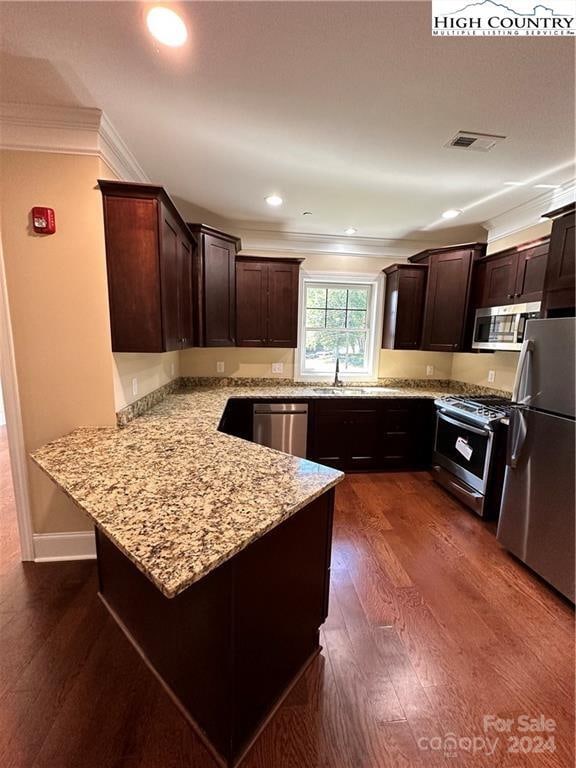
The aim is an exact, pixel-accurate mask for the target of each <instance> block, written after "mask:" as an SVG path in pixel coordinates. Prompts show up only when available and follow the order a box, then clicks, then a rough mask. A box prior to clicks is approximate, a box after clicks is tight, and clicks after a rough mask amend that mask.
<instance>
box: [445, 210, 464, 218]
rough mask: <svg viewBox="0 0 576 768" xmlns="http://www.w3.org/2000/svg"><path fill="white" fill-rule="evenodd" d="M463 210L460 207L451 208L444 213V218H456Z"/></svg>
mask: <svg viewBox="0 0 576 768" xmlns="http://www.w3.org/2000/svg"><path fill="white" fill-rule="evenodd" d="M461 213H462V211H461V210H460V209H459V208H449V209H448V210H447V211H444V213H443V214H442V218H443V219H455V218H456V216H460V214H461Z"/></svg>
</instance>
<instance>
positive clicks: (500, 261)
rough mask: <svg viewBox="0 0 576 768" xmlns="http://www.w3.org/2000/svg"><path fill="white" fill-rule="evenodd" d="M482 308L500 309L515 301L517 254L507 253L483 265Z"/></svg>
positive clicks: (480, 300)
mask: <svg viewBox="0 0 576 768" xmlns="http://www.w3.org/2000/svg"><path fill="white" fill-rule="evenodd" d="M481 274H482V278H481V279H482V287H481V292H480V299H479V305H478V306H480V307H499V306H502V305H504V304H510V303H511V302H512V301H513V299H514V293H515V277H516V254H515V253H507V254H505V255H504V256H498V257H497V258H494V259H489V260H488V261H485V262H483V263H482V272H481Z"/></svg>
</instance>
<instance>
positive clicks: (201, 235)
mask: <svg viewBox="0 0 576 768" xmlns="http://www.w3.org/2000/svg"><path fill="white" fill-rule="evenodd" d="M188 228H189V230H190V231H191V232H193V233H194V236H195V238H196V245H195V248H194V262H193V263H194V271H193V285H194V307H195V317H194V326H195V330H196V335H195V346H198V347H233V346H234V345H235V344H236V253H237V252H238V250H239V249H240V240H239V239H238V238H237V237H235V236H233V235H228V234H226V232H221V231H220V230H218V229H214V228H213V227H208V226H206V225H205V224H190V223H189V224H188Z"/></svg>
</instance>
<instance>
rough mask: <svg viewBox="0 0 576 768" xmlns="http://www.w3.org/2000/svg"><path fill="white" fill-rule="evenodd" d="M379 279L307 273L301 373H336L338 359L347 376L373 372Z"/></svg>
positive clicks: (303, 312)
mask: <svg viewBox="0 0 576 768" xmlns="http://www.w3.org/2000/svg"><path fill="white" fill-rule="evenodd" d="M377 287H378V283H377V280H375V279H371V278H363V279H360V278H356V279H355V280H354V281H350V282H349V281H348V280H347V281H346V282H340V281H339V280H338V278H337V276H330V277H328V276H325V277H324V279H312V278H308V277H304V280H303V290H302V301H301V333H300V354H299V362H300V375H301V376H304V377H305V376H312V375H316V376H319V377H322V376H330V377H332V376H333V375H334V369H335V366H336V359H338V360H339V361H340V372H341V374H342V375H343V376H344V377H346V375H348V376H349V378H368V377H372V376H374V375H375V371H374V370H373V363H374V360H375V350H374V345H375V341H376V340H375V333H374V328H375V308H376V293H377Z"/></svg>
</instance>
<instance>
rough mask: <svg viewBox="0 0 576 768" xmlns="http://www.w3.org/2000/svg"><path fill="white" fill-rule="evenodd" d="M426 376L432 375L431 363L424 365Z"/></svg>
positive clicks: (432, 367)
mask: <svg viewBox="0 0 576 768" xmlns="http://www.w3.org/2000/svg"><path fill="white" fill-rule="evenodd" d="M426 376H434V366H433V365H427V366H426Z"/></svg>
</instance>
